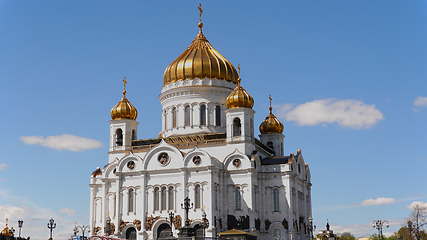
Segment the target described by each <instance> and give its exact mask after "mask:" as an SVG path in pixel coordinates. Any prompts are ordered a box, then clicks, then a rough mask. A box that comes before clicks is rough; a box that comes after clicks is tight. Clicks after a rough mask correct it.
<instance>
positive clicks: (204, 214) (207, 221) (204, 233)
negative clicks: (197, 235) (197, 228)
mask: <svg viewBox="0 0 427 240" xmlns="http://www.w3.org/2000/svg"><path fill="white" fill-rule="evenodd" d="M202 221H203V223H202V227H203V239H204V238H205V237H206V228H208V227H209V220H208V219H207V218H206V212H204V211H203V215H202Z"/></svg>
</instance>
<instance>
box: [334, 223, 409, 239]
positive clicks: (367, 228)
mask: <svg viewBox="0 0 427 240" xmlns="http://www.w3.org/2000/svg"><path fill="white" fill-rule="evenodd" d="M402 224H404V220H392V221H389V222H388V225H389V226H390V228H389V229H387V231H385V232H384V235H386V236H390V235H392V234H393V233H394V232H395V231H397V230H398V229H399V228H400V226H402ZM331 229H332V230H333V231H334V232H335V233H337V234H341V233H345V232H349V233H351V234H353V235H354V236H356V237H359V238H362V237H370V236H371V235H372V234H374V233H375V230H374V229H373V228H372V224H369V223H367V224H349V225H332V226H331Z"/></svg>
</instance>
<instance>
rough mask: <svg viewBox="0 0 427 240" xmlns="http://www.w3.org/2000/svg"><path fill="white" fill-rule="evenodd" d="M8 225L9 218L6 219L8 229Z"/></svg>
mask: <svg viewBox="0 0 427 240" xmlns="http://www.w3.org/2000/svg"><path fill="white" fill-rule="evenodd" d="M8 223H9V218H6V227H7V225H8Z"/></svg>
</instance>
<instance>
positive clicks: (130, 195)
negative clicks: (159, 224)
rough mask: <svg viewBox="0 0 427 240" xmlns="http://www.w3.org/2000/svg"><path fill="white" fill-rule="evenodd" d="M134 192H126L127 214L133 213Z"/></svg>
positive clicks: (130, 190)
mask: <svg viewBox="0 0 427 240" xmlns="http://www.w3.org/2000/svg"><path fill="white" fill-rule="evenodd" d="M134 204H135V190H133V188H131V189H129V192H128V212H135V206H134Z"/></svg>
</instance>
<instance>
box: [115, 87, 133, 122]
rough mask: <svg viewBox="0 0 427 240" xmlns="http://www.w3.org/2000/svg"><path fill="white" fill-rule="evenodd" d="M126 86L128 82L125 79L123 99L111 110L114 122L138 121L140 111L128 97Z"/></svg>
mask: <svg viewBox="0 0 427 240" xmlns="http://www.w3.org/2000/svg"><path fill="white" fill-rule="evenodd" d="M126 84H127V80H126V79H123V92H122V93H123V96H122V99H120V101H119V102H118V103H117V104H116V106H114V107H113V108H112V109H111V119H112V120H123V119H131V120H136V117H137V116H138V111H137V110H136V108H135V107H134V106H133V105H132V103H131V102H130V101H129V100H128V99H127V97H126V93H127V91H126Z"/></svg>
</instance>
